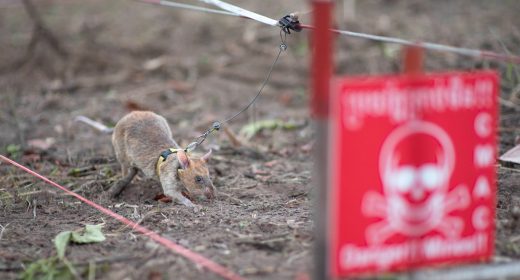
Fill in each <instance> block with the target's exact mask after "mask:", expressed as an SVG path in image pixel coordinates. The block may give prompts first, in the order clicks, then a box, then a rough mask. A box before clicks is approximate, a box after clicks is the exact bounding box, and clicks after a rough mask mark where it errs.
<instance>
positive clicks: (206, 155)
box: [200, 149, 212, 162]
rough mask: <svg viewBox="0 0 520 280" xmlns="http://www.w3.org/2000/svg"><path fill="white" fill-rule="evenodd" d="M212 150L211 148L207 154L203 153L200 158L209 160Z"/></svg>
mask: <svg viewBox="0 0 520 280" xmlns="http://www.w3.org/2000/svg"><path fill="white" fill-rule="evenodd" d="M211 152H212V150H211V149H209V152H207V153H206V154H205V155H203V156H202V157H201V158H200V159H201V160H202V161H203V162H208V160H209V157H210V156H211Z"/></svg>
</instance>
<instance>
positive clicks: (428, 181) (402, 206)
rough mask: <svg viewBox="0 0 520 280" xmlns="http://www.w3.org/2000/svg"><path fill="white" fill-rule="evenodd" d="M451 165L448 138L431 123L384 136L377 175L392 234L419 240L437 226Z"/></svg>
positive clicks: (414, 124)
mask: <svg viewBox="0 0 520 280" xmlns="http://www.w3.org/2000/svg"><path fill="white" fill-rule="evenodd" d="M454 161H455V153H454V147H453V144H452V142H451V140H450V137H449V136H448V134H447V133H446V132H445V131H444V130H443V129H441V128H440V127H439V126H437V125H435V124H433V123H429V122H425V121H413V122H410V123H407V124H405V125H402V126H400V127H398V128H397V129H395V130H394V131H393V132H392V133H391V134H390V135H389V136H388V138H387V139H386V140H385V142H384V144H383V146H382V148H381V154H380V159H379V172H380V176H381V180H382V183H383V189H384V193H385V196H386V198H387V203H386V208H387V209H386V213H387V219H388V224H389V225H390V226H391V227H392V228H393V229H394V230H395V231H397V232H401V233H403V234H406V235H409V236H420V235H422V234H424V233H426V232H429V231H431V230H432V229H435V228H436V227H438V226H439V224H440V223H441V222H442V218H443V217H444V216H445V214H446V213H444V212H445V205H444V204H445V201H446V196H447V193H448V187H449V182H450V177H451V174H452V171H453V166H454Z"/></svg>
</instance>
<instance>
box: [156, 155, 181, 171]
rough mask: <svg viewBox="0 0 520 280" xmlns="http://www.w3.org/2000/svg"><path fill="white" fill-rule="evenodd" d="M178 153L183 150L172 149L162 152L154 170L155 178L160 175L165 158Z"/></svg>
mask: <svg viewBox="0 0 520 280" xmlns="http://www.w3.org/2000/svg"><path fill="white" fill-rule="evenodd" d="M179 151H184V149H173V148H169V149H168V150H166V151H164V152H162V153H161V155H160V156H159V160H157V166H156V169H157V176H159V175H160V173H161V169H160V168H161V165H162V164H163V163H164V161H165V160H166V158H168V156H169V155H171V154H176V153H177V152H179Z"/></svg>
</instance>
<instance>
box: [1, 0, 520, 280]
mask: <svg viewBox="0 0 520 280" xmlns="http://www.w3.org/2000/svg"><path fill="white" fill-rule="evenodd" d="M34 2H37V5H36V8H37V10H38V11H39V13H40V15H41V18H42V19H43V21H44V22H45V24H46V25H47V27H48V29H49V30H51V31H52V32H53V33H54V35H55V37H56V39H57V42H58V44H59V46H56V45H53V43H52V39H51V40H49V38H48V37H47V36H45V34H43V33H42V31H35V29H34V28H33V27H34V20H31V19H30V18H29V17H28V15H27V13H26V11H25V10H24V6H23V5H22V4H21V2H19V1H3V2H2V3H0V34H2V35H4V36H0V132H1V133H0V151H1V152H2V154H5V155H8V156H9V157H11V158H13V159H15V160H17V161H18V162H20V163H22V164H24V165H26V166H29V167H30V168H32V169H33V170H36V171H37V172H39V173H41V174H44V175H46V176H49V178H51V179H52V180H55V181H56V182H58V183H60V184H63V185H64V186H67V187H69V188H70V189H72V190H74V191H75V192H77V193H79V194H81V195H83V196H85V197H87V198H88V199H91V200H93V201H95V202H96V203H99V204H101V205H103V206H105V207H108V208H110V209H112V210H113V211H115V212H116V213H119V214H121V215H123V216H125V217H128V218H130V219H132V220H134V221H138V222H139V224H141V225H143V226H146V227H148V228H150V229H152V230H154V231H157V232H158V233H160V234H161V235H163V236H165V237H167V238H169V239H171V240H173V241H175V242H177V243H179V244H181V245H182V246H185V247H187V248H189V249H191V250H193V251H196V252H198V253H200V254H202V255H204V256H206V257H207V258H210V259H212V260H214V261H215V262H217V263H219V264H222V265H224V266H226V267H228V268H230V269H231V270H233V271H235V272H237V273H239V274H240V275H242V276H244V277H246V278H248V279H295V278H297V277H305V275H306V274H308V273H309V272H310V271H311V270H312V267H313V264H312V256H313V254H312V250H313V235H312V232H313V221H312V207H311V206H312V204H311V201H312V197H313V188H312V184H311V170H312V165H313V164H312V162H313V160H312V156H311V148H312V145H313V129H312V126H311V120H310V117H309V114H308V109H307V106H308V102H309V101H308V96H309V72H310V71H309V66H308V64H309V63H308V62H309V54H310V47H309V33H308V32H301V33H295V34H291V35H289V36H288V37H287V44H288V46H289V49H288V50H287V51H286V52H284V53H283V54H282V56H281V58H280V61H279V64H278V65H277V66H276V68H275V70H274V72H273V76H272V78H271V80H270V82H269V84H268V85H267V87H266V88H265V90H264V92H263V93H262V96H261V98H260V99H259V100H258V102H257V103H256V105H255V106H254V107H253V108H252V109H251V110H249V111H248V112H247V113H245V114H244V115H243V116H241V117H239V118H238V119H236V120H234V121H233V122H232V123H230V126H229V128H230V129H231V130H232V131H234V132H238V131H239V130H240V129H241V128H242V127H243V126H244V125H246V124H249V123H253V122H255V121H260V120H265V119H276V120H280V121H284V122H289V123H294V124H296V126H295V128H292V129H284V128H276V129H264V130H263V131H261V132H260V133H259V134H257V135H256V136H254V137H253V138H251V140H250V141H247V142H244V145H243V146H241V147H236V146H234V145H232V143H231V142H230V141H229V138H228V137H226V136H225V134H224V133H223V132H219V133H215V134H212V135H211V136H210V137H209V138H208V139H207V140H206V142H205V143H204V145H203V148H202V149H201V150H199V152H204V150H207V149H209V148H212V149H213V151H214V156H213V157H212V159H211V163H210V173H211V175H212V177H213V180H214V184H215V186H216V188H217V190H218V192H219V193H220V195H219V196H218V198H217V200H216V201H214V202H202V205H203V210H202V211H201V212H199V213H194V212H193V211H191V210H190V209H188V208H186V207H184V206H182V205H176V204H171V203H162V202H158V201H156V200H155V199H154V198H155V197H156V195H157V194H159V193H161V189H160V186H159V184H158V183H157V182H154V181H152V180H148V179H145V178H143V176H140V177H139V178H136V179H134V181H133V182H132V183H131V185H130V186H129V187H128V188H127V189H126V190H125V191H124V192H123V194H122V195H121V197H119V198H117V199H115V200H112V199H109V198H108V197H107V196H106V193H105V191H106V190H107V189H108V188H109V187H110V186H111V185H112V183H113V182H115V181H116V180H117V179H119V178H120V176H121V175H120V169H119V165H118V163H117V161H116V160H115V157H114V154H113V151H112V147H111V144H110V136H108V135H103V134H100V133H98V132H96V131H95V130H93V129H91V128H89V127H87V126H85V125H83V124H78V123H75V122H73V119H74V117H75V116H78V115H85V116H88V117H91V118H93V119H96V120H98V121H101V122H103V123H106V124H108V125H114V124H115V123H116V122H117V120H119V119H120V118H121V117H122V116H124V115H125V114H126V113H128V112H130V111H131V110H152V111H155V112H157V113H159V114H161V115H163V116H165V117H166V118H167V120H168V121H169V123H170V126H171V127H172V130H173V134H174V137H175V138H176V140H177V141H178V142H179V143H180V144H181V145H186V144H188V143H189V142H191V141H193V139H194V137H196V136H198V135H199V134H200V133H202V132H203V131H204V130H205V129H206V128H208V126H209V125H211V123H212V122H213V121H215V120H220V119H224V118H226V117H229V116H230V115H232V114H233V113H235V112H237V111H239V110H240V109H241V108H242V107H243V106H245V105H246V104H247V102H249V100H250V99H251V98H252V97H253V96H254V94H256V91H257V90H258V87H259V86H260V84H261V82H262V80H263V79H264V77H265V75H266V73H267V70H268V68H269V66H270V64H271V63H272V61H273V60H274V58H275V56H276V53H277V51H278V45H279V43H280V37H279V30H277V29H276V28H271V27H265V26H261V25H259V24H258V23H255V22H253V21H248V20H244V19H240V18H234V17H225V16H219V15H208V14H202V13H197V12H189V11H180V10H176V9H168V8H164V7H158V6H151V5H147V4H142V3H138V2H132V1H123V0H113V1H101V0H91V1H79V0H74V1H58V0H54V1H51V0H41V1H40V0H39V1H34ZM307 2H308V1H301V0H300V1H297V0H290V1H274V0H264V1H234V3H236V4H238V5H241V6H243V7H245V8H247V9H251V10H254V11H257V12H259V13H262V14H265V15H268V16H271V17H273V18H279V17H281V16H283V15H285V14H287V13H289V12H293V11H300V12H307V11H309V10H310V9H309V7H308V5H307V4H308V3H307ZM344 2H345V3H346V2H347V1H337V3H336V4H337V5H336V18H337V20H336V24H337V26H338V27H341V28H348V29H350V30H353V31H362V32H368V33H375V34H380V35H391V36H400V37H405V38H412V39H418V40H427V41H435V42H439V43H445V44H450V45H455V46H464V47H469V48H483V49H488V50H494V51H498V52H505V51H511V52H513V53H520V51H518V50H519V48H518V46H519V44H520V29H519V28H518V26H520V18H519V17H518V15H517V12H518V11H519V10H520V2H518V1H513V0H510V1H501V2H500V4H498V3H496V2H494V1H469V0H464V1H462V0H461V1H441V2H439V1H428V2H426V1H411V0H410V1H357V2H356V6H355V9H354V10H352V9H349V8H348V5H346V4H344ZM301 20H302V21H303V22H305V23H310V17H309V15H308V14H303V15H302V17H301ZM31 41H32V43H31ZM335 65H336V72H337V73H338V74H341V75H343V74H367V73H368V74H382V73H395V72H398V71H400V52H399V48H397V47H395V46H393V45H386V44H381V43H378V42H373V41H367V40H360V39H353V38H338V40H337V43H336V59H335ZM425 68H426V70H428V71H445V70H455V69H462V70H476V69H497V70H498V71H500V73H501V79H502V81H501V89H502V91H501V120H500V127H499V133H500V143H499V150H500V153H503V152H505V151H506V150H507V149H509V148H511V147H513V146H514V145H515V139H516V137H517V136H518V133H519V132H520V127H519V126H518V121H519V119H520V116H519V114H518V111H519V109H518V108H519V104H520V100H519V95H518V94H519V87H518V85H519V83H520V73H519V71H520V69H518V66H513V65H508V64H506V63H498V62H493V61H481V60H478V59H472V58H467V57H461V56H457V55H454V54H445V53H434V52H432V53H428V54H427V58H426V61H425ZM35 140H37V141H35ZM46 141H47V142H46ZM44 143H49V144H50V145H48V146H46V145H42V144H44ZM353 160H355V159H353ZM497 172H498V174H499V176H498V186H499V192H498V198H497V220H496V226H497V230H498V232H497V239H496V249H497V250H496V260H504V259H518V258H520V238H518V236H519V234H520V223H519V220H520V188H518V183H517V182H518V181H519V179H520V172H519V170H518V169H517V168H516V166H502V165H497ZM99 223H105V226H104V228H103V232H104V233H105V234H106V236H107V240H106V241H104V242H102V243H97V244H89V245H71V246H70V247H69V248H68V250H67V258H68V260H69V261H70V262H71V263H73V264H74V265H75V267H76V268H77V269H78V271H79V273H80V275H79V276H81V277H85V278H86V277H87V268H88V267H89V263H95V272H96V274H95V276H96V278H99V279H168V278H170V279H171V278H173V279H213V278H216V276H215V275H212V274H210V272H208V271H205V270H204V269H202V268H200V267H198V266H196V265H194V264H193V263H191V262H190V261H188V260H186V259H184V258H183V257H180V256H178V255H175V254H172V253H171V252H169V251H167V250H165V249H163V248H160V247H158V246H157V245H156V244H155V243H153V242H151V241H150V240H149V239H148V238H147V237H145V236H141V235H139V234H137V233H135V232H134V231H133V230H132V229H131V228H127V227H125V226H123V225H121V224H120V223H119V222H117V221H115V220H113V219H111V218H109V217H106V216H104V215H103V214H101V213H99V212H98V211H97V210H95V209H93V208H91V207H89V206H87V205H85V204H83V203H81V202H78V201H77V200H76V199H74V198H71V197H69V196H66V195H64V194H63V193H61V192H60V191H59V190H57V189H53V188H52V187H51V186H48V185H46V184H44V183H43V182H40V181H38V180H36V179H34V178H32V177H31V176H30V175H28V174H25V173H23V172H21V171H19V170H16V169H15V168H13V167H11V166H8V165H6V164H1V165H0V279H15V278H17V276H18V275H20V273H21V272H22V271H23V269H24V268H25V267H27V265H28V264H30V263H31V262H34V261H37V260H40V259H44V258H49V257H51V256H53V255H55V254H56V251H55V249H54V245H53V242H52V240H53V238H54V237H55V236H56V235H57V234H58V233H59V232H61V231H64V230H76V229H79V228H81V227H83V225H84V224H99Z"/></svg>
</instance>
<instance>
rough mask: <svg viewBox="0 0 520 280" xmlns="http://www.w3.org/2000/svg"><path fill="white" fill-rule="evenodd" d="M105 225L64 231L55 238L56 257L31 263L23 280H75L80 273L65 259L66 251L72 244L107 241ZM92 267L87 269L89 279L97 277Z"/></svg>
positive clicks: (23, 274)
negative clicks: (102, 228)
mask: <svg viewBox="0 0 520 280" xmlns="http://www.w3.org/2000/svg"><path fill="white" fill-rule="evenodd" d="M102 226H103V225H102V224H99V225H86V226H85V228H84V229H83V230H82V231H79V232H78V231H63V232H60V233H59V234H58V235H56V237H55V238H54V246H55V247H56V252H57V255H56V256H52V257H50V258H47V259H40V260H37V261H35V262H33V263H31V264H30V265H29V266H28V267H27V269H25V271H24V272H23V273H22V274H21V275H20V278H21V279H23V280H34V279H49V280H51V279H56V280H62V279H75V278H77V276H78V275H79V274H78V271H77V270H76V268H75V267H74V266H73V265H72V263H70V262H69V261H68V260H67V258H66V257H65V250H66V249H67V246H68V244H69V243H70V242H74V243H80V244H86V243H97V242H102V241H104V240H105V236H104V235H103V233H102V232H101V227H102ZM93 267H94V266H92V265H90V266H89V268H88V269H87V273H88V275H89V277H88V279H93V277H91V276H92V275H95V267H94V268H93Z"/></svg>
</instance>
